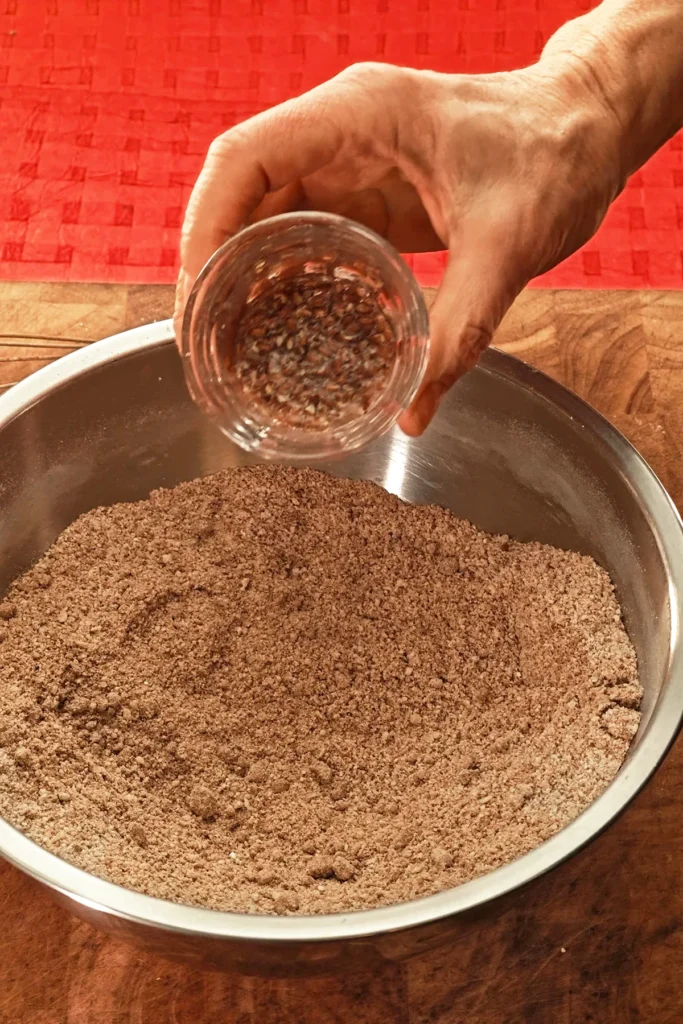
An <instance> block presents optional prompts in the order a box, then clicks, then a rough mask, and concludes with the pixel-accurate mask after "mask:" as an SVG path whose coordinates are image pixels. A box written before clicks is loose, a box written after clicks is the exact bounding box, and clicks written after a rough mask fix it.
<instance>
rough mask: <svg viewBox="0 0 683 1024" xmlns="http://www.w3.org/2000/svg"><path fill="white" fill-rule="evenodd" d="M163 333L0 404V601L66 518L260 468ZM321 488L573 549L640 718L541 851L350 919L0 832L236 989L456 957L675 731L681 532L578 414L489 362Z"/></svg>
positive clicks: (600, 427)
mask: <svg viewBox="0 0 683 1024" xmlns="http://www.w3.org/2000/svg"><path fill="white" fill-rule="evenodd" d="M171 337H172V335H171V327H170V323H160V324H154V325H153V326H151V327H144V328H138V329H136V330H134V331H128V332H127V333H125V334H120V335H117V336H116V337H113V338H109V339H107V340H106V341H102V342H99V343H98V344H96V345H93V346H91V347H90V348H87V349H85V350H83V351H80V352H78V353H75V354H74V355H70V356H68V357H67V358H65V359H62V360H60V361H59V362H58V363H56V364H53V365H52V366H50V367H48V368H47V369H44V370H41V371H40V372H39V373H36V374H34V375H33V376H32V377H30V378H29V379H28V380H26V381H25V382H24V383H22V384H19V385H18V386H17V387H15V388H13V389H12V390H11V391H10V392H9V393H7V394H6V395H5V396H4V397H2V398H0V593H3V592H4V590H5V589H6V587H7V586H8V584H9V583H10V581H11V580H12V579H13V578H14V577H15V576H16V575H17V574H18V573H20V572H22V571H23V570H24V569H26V568H27V567H28V566H30V565H31V564H32V563H33V562H34V561H35V560H36V559H37V558H38V557H39V556H40V555H41V553H42V552H44V551H45V549H46V548H47V547H48V546H49V545H50V544H51V543H52V541H53V540H54V539H55V538H56V537H57V535H58V534H59V533H60V532H61V531H62V530H63V529H64V528H65V527H66V526H67V525H68V524H69V523H71V522H72V521H73V520H74V519H75V518H76V517H77V516H78V515H80V514H81V513H82V512H85V511H86V510H88V509H90V508H93V507H94V506H96V505H109V504H111V503H113V502H118V501H133V500H136V499H138V498H142V497H145V496H146V495H147V494H148V492H149V491H150V490H151V489H152V488H155V487H159V486H165V487H168V486H171V485H173V484H176V483H178V482H179V481H181V480H187V479H190V478H192V477H197V476H202V475H204V474H207V473H211V472H214V471H215V470H218V469H221V468H223V467H225V466H234V465H238V464H242V463H245V462H247V461H253V459H252V460H250V459H249V457H247V456H246V455H244V453H243V452H241V451H240V450H239V449H237V448H235V447H234V446H233V445H232V444H231V443H230V442H228V441H227V440H226V439H225V438H224V437H223V436H222V435H221V434H220V433H219V432H218V431H217V430H216V429H215V428H214V427H212V426H211V425H210V424H209V423H208V421H206V420H205V419H204V418H203V417H202V416H201V414H200V413H199V412H198V411H197V410H196V409H195V407H194V406H193V404H192V403H191V401H190V399H189V398H188V396H187V393H186V390H185V386H184V383H183V379H182V373H181V367H180V361H179V359H178V357H177V355H176V352H175V349H174V346H173V344H172V341H171ZM326 468H328V469H329V470H330V471H331V472H333V473H336V474H340V475H348V476H354V477H364V478H366V479H369V480H374V481H376V482H377V483H379V484H381V485H382V486H384V487H385V488H387V489H388V490H390V491H393V492H395V493H397V494H399V495H401V497H403V498H405V499H407V500H408V501H413V502H427V501H428V502H438V503H441V504H443V505H446V506H448V507H449V508H451V509H452V510H453V511H454V512H455V513H456V514H457V515H459V516H464V517H466V518H468V519H471V520H472V521H473V522H475V523H476V524H477V525H478V526H480V527H482V528H484V529H485V530H491V531H498V532H504V533H510V534H513V535H515V536H516V537H519V538H521V539H531V538H534V539H537V540H541V541H546V542H549V543H551V544H556V545H559V546H562V547H571V548H576V549H579V550H581V551H584V552H587V553H589V554H591V555H593V556H594V557H595V558H597V559H598V561H599V562H601V563H602V564H603V565H604V566H605V567H606V568H607V569H608V570H609V572H610V573H611V575H612V578H613V579H614V581H615V582H616V584H617V587H618V591H619V596H620V599H621V601H622V605H623V608H624V612H625V616H626V620H627V625H628V628H629V630H630V633H631V636H632V638H633V641H634V643H635V646H636V649H637V651H638V658H639V662H640V673H641V679H642V681H643V684H644V687H645V701H644V716H643V722H642V726H641V729H640V732H639V734H638V736H637V737H636V740H635V742H634V744H633V747H632V749H631V752H630V755H629V757H628V760H627V761H626V763H625V764H624V766H623V768H622V769H621V771H620V772H619V774H618V776H617V778H616V779H615V780H614V782H613V783H612V785H611V786H610V787H609V788H608V789H607V791H606V792H605V793H604V794H603V795H602V796H601V797H600V798H599V799H598V800H596V801H595V803H593V804H592V805H591V806H590V807H589V808H588V809H587V810H586V811H585V812H584V813H583V814H582V815H581V816H580V817H579V818H577V819H576V821H574V822H572V823H571V824H570V825H569V826H567V828H565V829H563V830H562V831H561V832H559V833H558V834H557V835H556V836H554V837H553V838H551V839H550V840H548V841H547V842H545V843H544V844H543V845H542V846H540V847H539V848H538V849H536V850H534V851H533V852H531V853H529V854H527V855H526V856H524V857H521V858H520V859H519V860H517V861H515V862H513V863H512V864H509V865H507V866H506V867H503V868H500V869H498V870H497V871H494V872H492V873H491V874H488V875H485V876H483V877H482V878H478V879H476V880H474V881H472V882H468V883H467V884H466V885H461V886H459V887H457V888H455V889H451V890H448V891H447V892H443V893H440V894H439V895H436V896H430V897H428V898H426V899H422V900H416V901H414V902H411V903H406V904H401V905H397V906H392V907H387V908H382V909H379V910H371V911H364V912H361V913H353V914H339V915H327V916H320V917H288V918H275V917H263V916H256V915H253V916H247V915H243V914H228V913H219V912H217V911H209V910H198V909H196V908H193V907H186V906H180V905H177V904H173V903H169V902H166V901H164V900H159V899H153V898H151V897H149V896H143V895H141V894H139V893H135V892H131V891H129V890H127V889H123V888H121V887H119V886H116V885H112V884H110V883H109V882H105V881H102V880H101V879H99V878H95V877H94V876H92V875H89V874H86V873H85V872H83V871H80V870H79V869H77V868H75V867H73V866H71V865H70V864H67V863H65V862H64V861H62V860H60V859H59V858H58V857H55V856H53V855H52V854H50V853H47V852H46V851H45V850H43V849H41V848H40V847H38V846H36V845H35V844H34V843H32V842H31V841H30V840H29V839H27V838H26V837H25V836H23V835H21V834H20V833H19V832H17V831H16V830H15V829H13V828H11V827H10V825H8V824H7V823H6V822H4V821H2V820H0V853H2V855H3V856H5V857H6V858H7V859H8V860H9V861H11V862H12V863H13V864H15V865H16V866H17V867H19V868H21V869H22V870H23V871H25V872H27V873H28V874H29V875H32V876H33V877H34V878H36V879H38V880H39V881H40V882H41V883H42V884H43V885H46V886H49V887H50V888H51V889H53V890H54V891H55V892H56V893H57V894H58V898H59V899H60V900H61V901H62V902H63V903H65V904H66V905H67V906H68V907H69V908H70V909H71V910H72V911H73V912H74V913H76V914H78V915H79V916H81V917H83V918H86V919H87V920H88V921H90V922H92V923H93V924H95V925H98V926H99V927H102V928H104V929H106V930H107V931H110V932H114V933H116V934H119V935H121V936H125V937H127V938H130V939H131V940H134V941H136V942H138V943H142V944H143V945H145V946H146V947H148V948H150V949H152V950H154V951H156V952H158V953H160V954H163V955H166V956H170V957H173V958H181V959H184V960H190V961H193V962H195V963H197V964H202V965H213V966H217V967H221V968H226V969H233V970H239V971H243V972H245V973H246V972H248V973H254V972H258V973H263V972H265V973H285V974H288V975H291V974H294V973H297V972H305V973H308V972H312V971H321V970H322V971H328V970H334V969H337V968H339V967H344V968H345V969H349V968H352V967H353V966H354V965H364V966H366V967H367V966H368V965H369V964H372V962H373V960H374V961H377V960H383V959H390V960H397V959H401V958H404V957H409V956H411V955H413V954H415V953H418V952H421V951H423V950H425V949H427V948H430V947H432V946H435V945H438V944H440V943H443V942H448V941H452V942H457V941H459V940H463V941H464V940H465V936H466V932H467V929H468V928H469V927H471V926H472V925H475V926H476V927H477V928H479V927H481V924H482V921H485V920H487V919H489V918H490V917H491V915H495V914H497V913H498V912H500V910H501V909H503V908H505V907H507V906H508V905H509V903H510V901H514V900H515V899H517V898H518V897H519V894H520V891H521V889H522V887H525V886H527V885H528V884H529V883H531V882H533V880H534V879H536V878H538V877H539V876H540V875H541V874H543V873H544V872H546V871H549V870H550V869H551V868H553V867H555V866H556V865H557V864H558V863H559V862H560V861H562V860H563V859H565V858H567V857H569V856H571V855H572V854H574V853H575V852H576V851H577V850H579V848H581V847H582V846H584V845H585V844H586V843H587V842H588V841H589V840H591V839H592V838H593V837H595V836H596V835H597V834H598V833H599V832H600V831H601V830H602V829H604V828H605V827H606V826H607V825H608V824H609V823H610V822H611V821H612V820H613V819H614V818H615V817H616V816H617V815H618V814H619V813H620V812H621V811H622V810H623V809H624V808H625V807H626V805H627V804H628V803H629V801H630V800H631V799H632V798H633V797H634V796H635V794H636V793H637V792H638V790H639V789H640V788H641V786H643V784H644V783H645V782H646V780H647V779H648V778H649V776H650V775H651V774H652V773H653V772H654V770H655V768H656V767H657V765H658V764H659V762H660V761H661V759H662V758H663V757H664V754H665V753H666V751H667V748H668V747H669V745H670V743H671V742H672V740H673V739H674V737H675V735H676V733H677V731H678V728H679V724H680V722H681V716H682V714H683V651H682V646H681V639H680V636H679V614H680V607H681V594H682V593H683V530H682V527H681V522H680V520H679V518H678V515H677V513H676V511H675V509H674V507H673V505H672V503H671V501H670V500H669V498H668V497H667V495H666V493H665V491H664V490H663V488H662V487H661V485H660V484H659V482H658V481H657V479H656V478H655V476H654V475H653V473H652V472H651V470H650V469H649V467H648V466H647V465H646V464H645V463H644V462H643V460H642V459H641V458H640V456H639V455H638V454H637V452H635V451H634V449H633V448H632V447H631V446H630V445H629V443H628V442H627V441H626V440H625V439H624V438H623V437H622V436H621V435H620V434H619V433H618V432H617V431H616V430H614V429H613V427H611V426H610V424H609V423H607V422H606V421H605V420H604V419H602V417H600V416H599V415H598V414H597V413H595V412H594V411H593V410H592V409H590V408H589V407H588V406H587V405H585V404H584V403H583V402H582V401H581V400H580V399H578V398H576V397H575V396H574V395H572V394H570V393H569V392H567V391H566V390H564V389H563V388H562V387H560V386H559V385H557V384H555V383H553V382H552V381H551V380H549V379H548V378H547V377H545V376H543V375H542V374H539V373H537V372H535V371H534V370H532V369H530V368H529V367H527V366H525V365H523V364H522V363H520V362H518V361H517V360H515V359H513V358H511V357H509V356H506V355H503V354H501V353H499V352H495V351H494V352H489V353H488V354H487V356H486V357H485V358H484V359H483V361H482V363H481V365H480V366H479V367H478V369H476V370H475V371H474V372H472V373H470V374H469V375H468V376H467V377H466V378H465V379H464V380H463V381H462V382H461V383H460V384H458V386H457V387H456V388H455V389H454V390H453V391H452V393H451V395H450V396H449V398H448V399H447V401H446V402H445V403H444V405H443V407H442V409H441V411H440V413H439V416H438V419H437V422H436V423H435V424H434V425H433V426H432V427H431V429H430V430H429V431H428V433H427V435H426V436H425V437H424V438H422V439H420V440H408V439H407V438H405V437H403V436H402V435H400V434H399V433H398V432H396V433H393V434H390V435H388V436H386V437H384V438H382V439H381V440H379V441H378V442H375V443H374V444H373V445H372V446H371V447H369V448H367V449H365V450H363V451H361V452H360V453H358V454H356V455H354V456H353V457H351V458H348V459H346V460H345V461H341V462H337V463H334V464H333V465H330V466H328V467H326Z"/></svg>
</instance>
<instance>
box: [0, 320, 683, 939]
mask: <svg viewBox="0 0 683 1024" xmlns="http://www.w3.org/2000/svg"><path fill="white" fill-rule="evenodd" d="M173 338H174V334H173V326H172V321H171V320H164V321H160V322H158V323H154V324H150V325H147V326H143V327H136V328H133V329H132V330H128V331H124V332H122V333H120V334H116V335H113V336H111V337H109V338H105V339H103V340H102V341H98V342H94V343H93V344H92V345H89V346H87V347H86V348H83V349H80V350H79V351H77V352H74V353H71V354H69V355H67V356H65V357H63V358H62V359H59V360H58V361H57V362H55V363H52V364H51V365H49V366H47V367H44V368H43V369H41V370H38V371H37V372H36V373H34V374H32V375H31V376H30V377H28V378H26V379H25V380H24V381H22V382H20V383H19V384H16V385H14V386H13V387H12V388H11V389H10V390H8V391H7V392H6V393H5V394H4V395H2V396H0V430H2V428H4V427H6V426H7V425H8V424H9V423H10V422H11V421H12V420H13V419H15V418H16V417H17V416H19V415H20V414H21V413H22V412H25V411H26V410H28V409H29V408H31V407H32V406H33V405H35V404H36V403H37V402H39V401H40V399H41V398H42V397H44V396H46V395H47V394H49V393H51V392H53V391H56V390H58V389H59V388H61V387H63V386H65V385H67V384H68V383H69V382H70V381H72V380H73V379H74V378H77V377H79V376H81V375H83V374H86V373H88V372H90V371H92V370H95V369H97V368H99V367H101V366H103V365H105V364H107V363H110V362H113V361H116V360H119V359H124V358H126V357H128V356H131V355H133V354H135V353H138V352H142V351H144V350H147V349H150V350H151V349H154V348H157V347H162V346H164V345H168V344H171V343H172V341H173ZM481 366H482V369H483V370H484V371H485V372H488V373H493V374H497V375H503V376H505V377H506V378H508V379H511V380H512V381H513V382H515V383H517V384H518V385H519V386H521V387H523V388H525V389H527V390H531V391H533V392H534V393H535V394H536V395H537V396H540V397H541V398H543V399H544V400H546V401H548V402H550V403H552V404H553V405H554V406H556V407H557V408H559V409H560V410H561V411H562V412H564V413H565V414H566V415H568V416H570V417H571V418H572V419H573V420H574V421H575V422H577V423H578V424H580V425H582V426H583V427H584V428H586V429H589V430H591V431H592V432H593V433H594V434H595V435H596V437H597V438H598V439H599V440H600V442H601V443H602V444H603V446H606V447H607V448H608V449H609V451H610V453H611V454H612V456H613V457H614V459H615V462H616V464H617V466H618V467H619V469H620V471H621V472H622V474H623V475H624V477H625V478H627V479H628V480H629V482H630V485H631V486H632V487H635V489H636V490H637V491H638V493H639V495H640V497H641V500H642V502H643V504H644V506H645V508H646V509H647V512H648V514H649V517H650V520H651V523H652V526H653V530H654V533H655V536H656V539H657V542H658V545H659V548H660V552H661V556H662V559H663V561H664V563H665V566H666V568H667V572H668V582H669V603H670V609H671V638H670V644H669V658H668V676H669V679H670V680H671V682H670V685H669V686H668V688H667V691H666V693H664V694H663V695H662V696H661V697H660V699H659V702H658V705H657V709H656V712H655V713H653V715H652V716H651V719H650V721H649V722H648V725H647V726H646V728H645V731H644V733H643V736H642V738H641V741H640V743H639V745H638V748H637V749H636V750H635V751H634V752H633V754H632V756H631V757H630V758H629V760H628V761H627V762H626V764H625V765H624V767H623V768H622V769H621V771H620V772H619V774H618V775H617V776H616V778H615V779H614V780H613V781H612V782H611V783H610V785H609V786H608V787H607V789H606V790H605V791H604V792H603V793H602V794H601V795H600V796H599V797H598V798H597V800H595V801H594V802H593V803H592V804H590V806H589V807H587V808H586V810H584V811H583V812H582V813H581V814H580V815H579V817H578V818H576V819H574V821H572V822H570V824H569V825H567V826H565V827H564V828H563V829H561V830H560V831H559V832H557V833H556V834H555V835H554V836H551V838H550V839H547V840H546V841H545V842H544V843H542V844H541V846H539V847H536V849H534V850H531V851H530V852H529V853H527V854H524V856H522V857H520V858H518V859H517V860H514V861H512V862H511V863H509V864H506V865H504V866H502V867H500V868H497V869H496V870H495V871H492V872H490V873H488V874H486V875H482V876H481V877H479V878H475V879H473V880H472V881H469V882H465V883H463V884H462V885H459V886H456V887H455V888H453V889H446V890H444V891H443V892H440V893H436V894H435V895H432V896H426V897H422V898H421V899H417V900H411V901H410V902H408V903H401V904H394V905H391V906H388V907H379V908H376V909H372V910H360V911H353V912H349V913H343V914H339V913H338V914H322V915H315V916H313V915H310V916H303V915H302V916H291V917H289V916H287V917H278V916H275V915H260V914H243V913H234V912H229V911H219V910H207V909H203V908H199V907H193V906H187V905H185V904H178V903H172V902H171V901H170V900H164V899H160V898H157V897H154V896H147V895H145V894H143V893H138V892H134V891H132V890H130V889H126V888H124V887H123V886H120V885H116V884H115V883H112V882H107V881H105V880H104V879H101V878H97V877H96V876H95V875H91V874H89V873H88V872H86V871H83V870H81V869H80V868H77V867H75V866H73V865H72V864H69V863H67V862H66V861H64V860H62V859H61V858H59V857H57V856H56V855H55V854H52V853H49V852H48V851H47V850H45V849H43V848H42V847H40V846H39V845H38V844H36V843H34V842H33V841H32V840H31V839H28V838H27V837H26V836H25V835H23V834H22V833H21V832H19V831H18V830H17V829H15V828H13V826H11V825H10V824H9V823H8V822H6V821H5V820H4V819H3V818H0V855H2V856H3V857H4V858H5V859H6V860H7V861H9V862H10V863H11V864H13V865H15V866H16V867H18V868H19V869H21V870H22V871H24V872H25V873H26V874H28V875H30V876H32V877H33V878H35V879H37V880H39V881H40V882H43V883H44V884H46V885H48V886H49V887H50V888H51V889H53V890H56V891H57V892H59V893H61V894H62V895H63V896H65V897H67V898H68V899H70V900H73V901H75V902H77V903H79V904H80V905H82V906H83V907H86V908H89V909H91V910H93V911H98V912H104V913H107V914H113V915H115V916H116V917H119V918H122V919H125V920H127V921H131V922H135V923H137V924H139V925H142V926H147V927H158V928H162V929H165V930H168V931H174V932H177V933H181V934H186V935H188V936H195V937H202V938H213V939H223V940H232V941H234V942H245V941H246V942H261V943H269V944H273V945H282V944H299V943H311V942H339V941H345V940H353V939H363V938H371V937H374V936H378V935H382V934H385V933H389V932H395V931H400V930H404V929H408V928H414V927H417V926H420V925H428V924H434V923H436V922H438V921H440V920H442V919H444V918H448V917H453V916H455V915H458V914H463V913H464V912H466V911H473V910H475V909H478V908H481V907H483V906H484V905H485V904H487V903H490V902H492V901H495V900H497V899H499V898H500V897H502V896H504V895H506V894H509V893H511V892H512V891H513V890H515V889H517V888H519V887H520V886H522V885H525V884H527V883H529V882H531V881H532V880H533V879H535V878H538V877H539V876H540V875H543V874H545V873H546V872H547V871H550V870H551V869H553V868H554V867H557V866H558V865H559V864H560V863H562V862H563V861H564V860H566V859H567V858H568V857H570V856H572V855H573V854H575V853H577V852H578V851H579V850H580V849H581V848H582V847H584V846H585V845H587V844H588V843H589V842H590V841H591V840H592V839H594V838H596V837H597V836H598V835H599V834H600V833H601V832H603V831H604V830H605V829H606V828H607V827H608V826H609V825H610V824H611V823H612V822H613V821H614V820H615V818H617V817H618V816H619V814H621V812H622V811H623V810H625V808H626V807H627V806H628V804H629V803H630V802H631V801H632V800H633V799H634V797H635V796H636V795H637V794H638V792H639V791H640V790H641V789H642V788H643V786H644V785H645V784H646V783H647V781H648V780H649V778H650V777H651V776H652V774H653V773H654V771H655V769H656V768H657V767H658V765H659V764H660V762H661V761H662V760H663V758H664V756H665V755H666V753H667V751H668V749H669V747H670V746H671V744H672V743H673V741H674V739H675V738H676V735H677V734H678V731H679V729H680V727H681V722H682V721H683V641H682V640H681V635H680V621H679V620H680V607H679V606H680V603H681V595H683V523H682V522H681V518H680V516H679V514H678V511H677V510H676V507H675V505H674V504H673V501H672V500H671V498H670V497H669V495H668V494H667V492H666V491H665V489H664V487H663V486H662V484H661V483H660V481H659V480H658V478H657V477H656V475H655V474H654V472H653V471H652V469H651V468H650V467H649V465H648V464H647V463H646V462H645V460H644V459H643V458H642V456H641V455H640V454H639V453H638V452H637V451H636V449H635V448H634V447H633V445H632V444H631V443H630V442H629V441H628V440H627V439H626V438H625V437H624V436H623V435H622V434H621V433H620V432H619V431H618V430H617V429H616V428H615V427H614V426H613V425H612V424H611V423H610V422H609V421H608V420H607V419H606V418H605V417H603V416H602V415H601V414H600V413H598V412H597V411H596V410H594V409H593V408H592V407H591V406H590V405H588V403H586V402H585V401H584V400H583V399H581V398H579V397H578V396H577V395H575V394H574V393H573V392H571V391H569V390H568V389H567V388H565V387H564V386H563V385H561V384H559V383H558V382H556V381H554V380H553V379H552V378H550V377H548V376H547V375H546V374H544V373H542V372H541V371H539V370H536V369H534V368H533V367H530V366H528V365H527V364H525V363H523V362H521V361H520V360H519V359H516V358H515V357H514V356H511V355H508V354H507V353H503V352H500V351H498V350H496V349H490V350H489V351H488V352H487V353H485V355H484V357H483V358H482V361H481Z"/></svg>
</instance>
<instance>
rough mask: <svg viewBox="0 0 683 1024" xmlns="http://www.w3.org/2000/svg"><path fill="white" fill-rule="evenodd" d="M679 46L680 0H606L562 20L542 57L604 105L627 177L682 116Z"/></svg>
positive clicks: (682, 48)
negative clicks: (577, 14) (653, 1)
mask: <svg viewBox="0 0 683 1024" xmlns="http://www.w3.org/2000/svg"><path fill="white" fill-rule="evenodd" d="M681 52H683V0H659V2H658V3H656V4H653V3H651V2H649V0H603V3H602V4H601V5H600V6H599V7H597V8H595V9H594V10H593V11H591V12H590V13H589V14H586V15H584V16H582V17H580V18H577V19H576V20H574V21H570V22H568V23H567V24H565V25H563V26H562V27H561V28H560V29H559V30H558V31H557V32H556V33H555V35H554V36H553V37H552V38H551V39H550V40H549V42H548V44H547V46H546V48H545V50H544V51H543V55H542V57H541V61H540V62H539V64H540V65H541V66H543V65H545V66H548V67H550V66H554V67H555V68H556V69H558V68H561V69H563V71H562V74H563V75H564V78H565V79H566V81H570V80H573V82H574V87H575V88H576V89H577V90H578V93H579V94H581V93H583V94H584V95H585V96H587V97H590V98H592V101H593V102H595V103H596V104H597V105H598V106H601V107H602V109H603V112H604V115H605V118H606V123H608V122H610V121H611V125H612V131H613V133H614V137H615V142H616V146H617V150H618V159H619V167H620V175H621V177H622V179H623V180H624V181H625V180H626V178H627V177H628V176H629V175H630V174H632V173H633V172H634V171H635V170H637V168H638V167H640V166H641V165H642V164H643V163H644V162H645V161H646V160H647V159H648V158H649V157H650V156H651V155H652V154H653V153H654V152H655V150H657V149H658V148H659V147H660V146H661V145H663V143H664V142H665V141H666V140H667V139H668V138H670V137H671V136H672V135H673V134H675V132H676V131H677V130H678V129H679V128H680V127H681V125H682V124H683V62H682V61H681V58H680V54H681Z"/></svg>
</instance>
